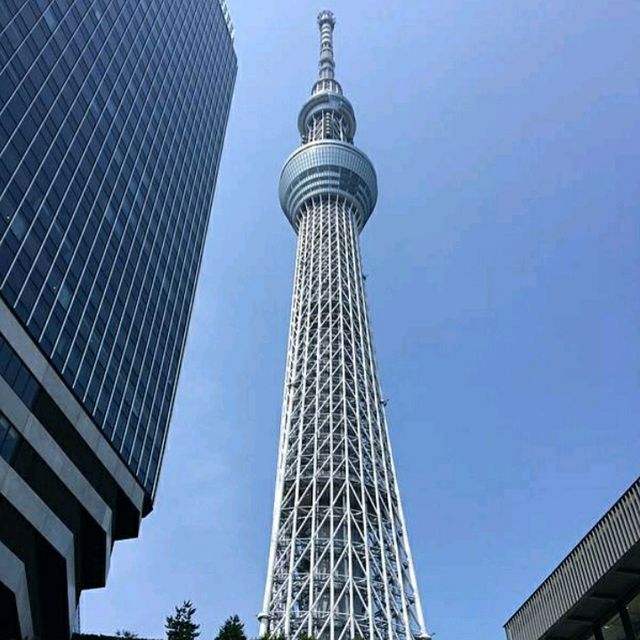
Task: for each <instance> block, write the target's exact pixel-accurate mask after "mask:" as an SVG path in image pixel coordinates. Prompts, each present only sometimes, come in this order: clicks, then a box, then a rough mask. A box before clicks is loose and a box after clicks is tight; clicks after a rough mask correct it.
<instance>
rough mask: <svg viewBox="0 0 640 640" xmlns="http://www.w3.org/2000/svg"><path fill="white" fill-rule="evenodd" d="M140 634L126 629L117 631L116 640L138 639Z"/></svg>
mask: <svg viewBox="0 0 640 640" xmlns="http://www.w3.org/2000/svg"><path fill="white" fill-rule="evenodd" d="M137 637H138V634H137V633H133V631H127V630H126V629H122V630H118V631H116V638H137Z"/></svg>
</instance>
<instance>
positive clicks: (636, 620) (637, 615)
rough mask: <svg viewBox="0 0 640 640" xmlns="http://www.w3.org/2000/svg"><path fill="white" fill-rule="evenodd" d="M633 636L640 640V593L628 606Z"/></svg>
mask: <svg viewBox="0 0 640 640" xmlns="http://www.w3.org/2000/svg"><path fill="white" fill-rule="evenodd" d="M627 611H628V612H629V619H630V620H631V628H632V629H633V636H634V637H635V638H636V640H640V593H639V594H638V595H637V596H636V597H635V598H633V600H631V602H630V603H629V604H628V605H627Z"/></svg>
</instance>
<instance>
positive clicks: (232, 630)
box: [215, 616, 247, 640]
mask: <svg viewBox="0 0 640 640" xmlns="http://www.w3.org/2000/svg"><path fill="white" fill-rule="evenodd" d="M215 640H247V634H246V633H245V632H244V624H243V623H242V622H241V621H240V618H239V617H238V616H231V617H230V618H227V620H226V621H225V623H224V624H223V625H222V626H221V627H220V631H218V635H217V636H216V639H215Z"/></svg>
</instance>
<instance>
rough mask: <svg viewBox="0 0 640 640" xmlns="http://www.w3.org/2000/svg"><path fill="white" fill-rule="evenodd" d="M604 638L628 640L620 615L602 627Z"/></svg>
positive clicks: (617, 614)
mask: <svg viewBox="0 0 640 640" xmlns="http://www.w3.org/2000/svg"><path fill="white" fill-rule="evenodd" d="M602 637H603V639H604V640H627V636H626V635H625V633H624V627H623V626H622V619H621V618H620V614H619V613H616V615H615V616H613V617H612V618H610V619H609V620H608V621H607V622H606V623H605V624H603V625H602Z"/></svg>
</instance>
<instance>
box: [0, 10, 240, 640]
mask: <svg viewBox="0 0 640 640" xmlns="http://www.w3.org/2000/svg"><path fill="white" fill-rule="evenodd" d="M236 69H237V63H236V56H235V53H234V48H233V28H232V25H231V22H230V19H229V14H228V11H227V9H226V7H225V6H224V3H223V2H222V0H2V2H1V3H0V332H1V334H0V640H1V639H2V638H4V637H11V636H12V635H17V634H18V632H19V633H21V634H22V636H25V635H37V636H38V637H39V638H41V639H42V640H46V639H47V638H56V639H59V638H62V637H64V636H65V635H69V633H70V629H71V627H72V625H73V618H74V614H75V608H76V605H77V602H78V598H79V594H80V591H81V589H83V588H91V587H96V586H101V585H103V584H104V580H105V579H106V571H107V566H108V561H109V553H110V549H111V545H112V542H113V541H114V540H117V539H121V538H125V537H133V536H135V535H137V531H138V525H139V520H140V518H141V517H142V515H144V514H146V513H148V512H149V511H150V510H151V508H152V505H153V498H154V493H155V487H156V484H157V480H158V474H159V470H160V464H161V461H162V454H163V449H164V446H165V442H166V437H167V429H168V425H169V418H170V414H171V409H172V404H173V399H174V395H175V390H176V383H177V378H178V372H179V369H180V363H181V357H182V352H183V348H184V343H185V338H186V333H187V327H188V323H189V316H190V311H191V306H192V303H193V297H194V290H195V286H196V281H197V276H198V270H199V265H200V261H201V256H202V250H203V245H204V241H205V235H206V231H207V225H208V220H209V213H210V210H211V205H212V200H213V194H214V188H215V183H216V178H217V173H218V168H219V164H220V154H221V150H222V144H223V140H224V135H225V129H226V124H227V119H228V115H229V108H230V103H231V97H232V93H233V86H234V82H235V77H236ZM45 581H46V582H47V584H50V588H48V587H44V586H43V584H44V582H45ZM54 588H55V593H56V595H55V596H53V595H51V594H52V593H53V591H54Z"/></svg>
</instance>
